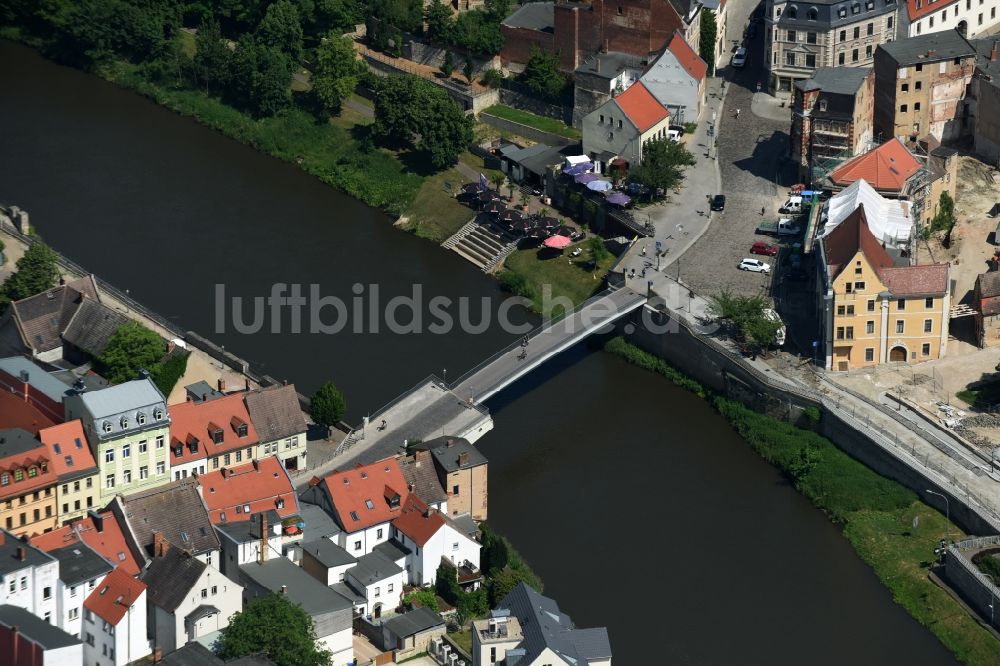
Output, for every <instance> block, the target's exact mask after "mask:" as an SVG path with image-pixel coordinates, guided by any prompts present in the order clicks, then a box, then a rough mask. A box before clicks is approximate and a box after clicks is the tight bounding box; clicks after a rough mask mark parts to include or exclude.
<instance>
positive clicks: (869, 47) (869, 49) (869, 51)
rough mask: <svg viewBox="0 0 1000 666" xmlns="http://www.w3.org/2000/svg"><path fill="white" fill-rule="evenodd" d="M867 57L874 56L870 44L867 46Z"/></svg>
mask: <svg viewBox="0 0 1000 666" xmlns="http://www.w3.org/2000/svg"><path fill="white" fill-rule="evenodd" d="M865 57H866V58H871V57H872V47H871V45H870V44H869V45H868V46H866V47H865Z"/></svg>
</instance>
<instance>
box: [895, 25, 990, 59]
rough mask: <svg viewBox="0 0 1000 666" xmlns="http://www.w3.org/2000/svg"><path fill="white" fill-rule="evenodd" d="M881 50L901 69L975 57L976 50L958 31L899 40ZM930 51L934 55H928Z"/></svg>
mask: <svg viewBox="0 0 1000 666" xmlns="http://www.w3.org/2000/svg"><path fill="white" fill-rule="evenodd" d="M879 49H880V50H882V51H884V52H885V53H886V54H888V55H889V56H890V57H891V58H892V59H893V60H895V61H896V64H897V65H898V66H900V67H907V66H909V65H916V64H919V63H923V62H939V61H941V60H952V59H954V58H961V57H964V56H971V55H975V53H976V50H975V49H974V48H972V45H971V44H969V42H968V41H966V39H965V38H964V37H962V36H961V35H960V34H958V31H957V30H945V31H944V32H932V33H929V34H926V35H918V36H916V37H909V38H907V39H897V40H896V41H894V42H889V43H888V44H882V45H880V46H879ZM929 51H933V52H934V53H933V54H930V55H928V52H929Z"/></svg>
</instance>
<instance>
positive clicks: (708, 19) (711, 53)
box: [698, 8, 718, 76]
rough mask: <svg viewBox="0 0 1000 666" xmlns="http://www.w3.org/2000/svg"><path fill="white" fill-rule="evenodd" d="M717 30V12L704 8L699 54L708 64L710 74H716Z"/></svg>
mask: <svg viewBox="0 0 1000 666" xmlns="http://www.w3.org/2000/svg"><path fill="white" fill-rule="evenodd" d="M717 31H718V27H717V26H716V22H715V12H713V11H709V10H708V9H705V8H702V12H701V26H700V32H699V35H700V36H699V41H698V55H699V56H701V59H702V60H704V61H705V64H707V65H708V74H709V76H711V75H713V74H715V37H716V34H717Z"/></svg>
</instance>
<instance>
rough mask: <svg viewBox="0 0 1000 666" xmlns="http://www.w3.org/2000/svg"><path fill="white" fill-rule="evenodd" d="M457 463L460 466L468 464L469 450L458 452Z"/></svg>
mask: <svg viewBox="0 0 1000 666" xmlns="http://www.w3.org/2000/svg"><path fill="white" fill-rule="evenodd" d="M458 464H459V466H461V467H465V466H466V465H468V464H469V452H468V451H462V452H461V453H459V454H458Z"/></svg>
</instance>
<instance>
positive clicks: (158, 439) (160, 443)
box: [156, 435, 163, 449]
mask: <svg viewBox="0 0 1000 666" xmlns="http://www.w3.org/2000/svg"><path fill="white" fill-rule="evenodd" d="M156 448H158V449H162V448H163V435H157V436H156Z"/></svg>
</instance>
